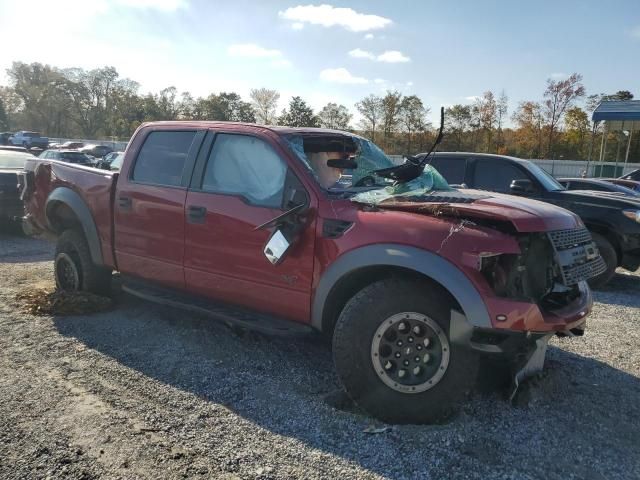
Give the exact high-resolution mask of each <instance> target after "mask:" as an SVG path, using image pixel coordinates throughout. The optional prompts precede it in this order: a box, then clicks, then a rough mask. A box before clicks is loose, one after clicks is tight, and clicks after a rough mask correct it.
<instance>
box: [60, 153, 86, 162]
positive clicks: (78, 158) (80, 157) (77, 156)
mask: <svg viewBox="0 0 640 480" xmlns="http://www.w3.org/2000/svg"><path fill="white" fill-rule="evenodd" d="M60 158H61V159H62V160H64V161H66V162H69V163H80V164H85V163H91V159H90V158H89V157H87V156H86V155H85V154H84V153H80V152H61V153H60Z"/></svg>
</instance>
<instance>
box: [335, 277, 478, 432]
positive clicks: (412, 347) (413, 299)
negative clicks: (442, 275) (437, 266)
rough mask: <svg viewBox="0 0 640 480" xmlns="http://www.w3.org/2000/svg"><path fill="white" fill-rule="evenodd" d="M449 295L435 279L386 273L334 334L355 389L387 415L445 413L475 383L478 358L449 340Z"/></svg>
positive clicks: (420, 419)
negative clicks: (424, 280)
mask: <svg viewBox="0 0 640 480" xmlns="http://www.w3.org/2000/svg"><path fill="white" fill-rule="evenodd" d="M451 307H452V305H451V302H450V301H449V300H448V299H447V295H446V294H443V292H442V291H441V289H440V288H438V287H434V286H433V285H430V284H425V283H420V282H415V281H407V280H402V279H387V280H382V281H379V282H376V283H374V284H372V285H369V286H368V287H365V288H364V289H363V290H361V291H360V292H359V293H358V294H356V295H355V296H354V297H353V298H352V299H351V300H350V301H349V302H348V303H347V305H346V307H345V308H344V310H343V312H342V313H341V315H340V318H339V319H338V323H337V324H336V328H335V331H334V336H333V355H334V361H335V364H336V369H337V372H338V376H339V377H340V380H341V381H342V384H343V385H344V387H345V390H346V391H347V393H348V394H349V396H350V397H351V398H352V399H353V400H354V402H355V403H357V404H358V405H359V406H360V407H362V408H363V409H364V410H366V411H367V412H368V413H370V414H371V415H373V416H375V417H377V418H379V419H381V420H384V421H386V422H389V423H434V422H438V421H442V420H444V419H446V418H447V417H448V416H449V415H450V414H451V413H452V412H454V411H455V409H456V407H457V406H458V404H459V403H460V401H461V400H462V399H463V397H464V395H465V393H466V392H467V391H469V390H470V389H471V388H472V387H473V384H474V380H475V378H476V375H477V368H478V363H477V358H476V356H475V354H473V353H472V352H470V351H468V350H466V349H462V348H459V347H457V346H455V345H452V344H451V342H450V341H449V316H450V310H451Z"/></svg>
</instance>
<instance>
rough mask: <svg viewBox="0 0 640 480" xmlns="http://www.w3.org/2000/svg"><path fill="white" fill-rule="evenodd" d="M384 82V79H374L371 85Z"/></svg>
mask: <svg viewBox="0 0 640 480" xmlns="http://www.w3.org/2000/svg"><path fill="white" fill-rule="evenodd" d="M384 82H386V80H385V79H384V78H376V79H374V80H373V83H377V84H378V85H380V84H382V83H384Z"/></svg>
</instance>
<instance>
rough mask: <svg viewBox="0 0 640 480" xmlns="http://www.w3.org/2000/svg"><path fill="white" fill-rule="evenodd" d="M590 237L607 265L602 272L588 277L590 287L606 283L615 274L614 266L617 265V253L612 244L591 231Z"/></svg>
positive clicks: (597, 286)
mask: <svg viewBox="0 0 640 480" xmlns="http://www.w3.org/2000/svg"><path fill="white" fill-rule="evenodd" d="M591 237H592V238H593V241H594V242H595V243H596V246H597V247H598V250H599V251H600V256H601V257H602V259H603V260H604V263H605V264H606V265H607V269H606V270H605V271H604V272H602V273H601V274H600V275H598V276H596V277H593V278H590V279H589V285H590V286H591V287H593V288H599V287H602V286H604V285H605V284H606V283H608V282H609V280H611V279H612V278H613V276H614V275H615V273H616V268H617V267H618V254H617V253H616V249H615V248H613V245H611V242H610V241H609V240H607V239H606V237H604V236H603V235H600V234H599V233H595V232H591Z"/></svg>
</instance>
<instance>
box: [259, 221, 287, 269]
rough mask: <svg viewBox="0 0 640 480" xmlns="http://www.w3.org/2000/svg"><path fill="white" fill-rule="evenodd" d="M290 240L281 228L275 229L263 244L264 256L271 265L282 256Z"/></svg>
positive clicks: (276, 262) (275, 263) (278, 261)
mask: <svg viewBox="0 0 640 480" xmlns="http://www.w3.org/2000/svg"><path fill="white" fill-rule="evenodd" d="M290 246H291V242H290V241H289V239H287V236H286V235H285V233H283V231H282V230H280V229H277V230H276V231H275V232H273V235H271V237H270V238H269V241H268V242H267V244H266V245H265V246H264V256H265V257H267V260H269V262H271V264H272V265H277V264H278V263H280V261H281V260H282V259H283V258H284V256H285V254H286V253H287V250H289V247H290Z"/></svg>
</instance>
